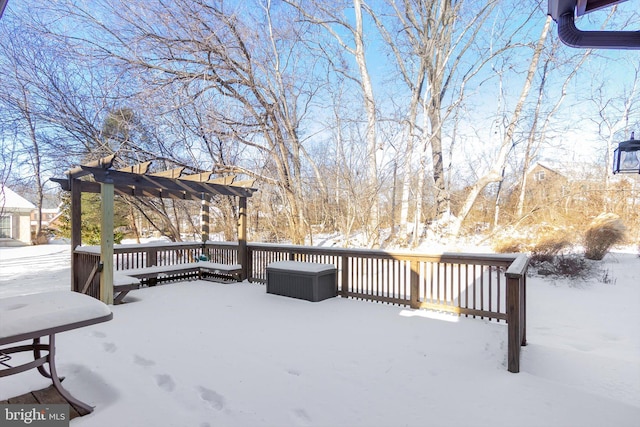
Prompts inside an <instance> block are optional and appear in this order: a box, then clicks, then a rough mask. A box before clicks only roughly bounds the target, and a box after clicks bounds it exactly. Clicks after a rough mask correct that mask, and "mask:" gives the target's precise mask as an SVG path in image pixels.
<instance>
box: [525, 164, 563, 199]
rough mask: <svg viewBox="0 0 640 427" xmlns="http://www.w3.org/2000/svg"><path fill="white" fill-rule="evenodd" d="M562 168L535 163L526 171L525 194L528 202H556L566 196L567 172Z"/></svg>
mask: <svg viewBox="0 0 640 427" xmlns="http://www.w3.org/2000/svg"><path fill="white" fill-rule="evenodd" d="M561 170H562V167H561V166H558V165H550V164H548V163H541V162H536V163H534V164H533V165H532V166H531V167H530V168H529V170H528V171H527V177H528V178H527V183H528V184H527V194H526V197H527V199H529V200H535V201H542V200H544V201H548V200H549V199H552V200H557V199H560V198H562V197H563V196H565V195H566V194H567V191H568V188H567V185H568V184H569V182H570V179H569V177H568V176H567V172H566V171H563V172H561Z"/></svg>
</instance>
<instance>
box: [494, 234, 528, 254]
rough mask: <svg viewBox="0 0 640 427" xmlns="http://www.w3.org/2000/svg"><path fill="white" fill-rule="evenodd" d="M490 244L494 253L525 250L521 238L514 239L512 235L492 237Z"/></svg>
mask: <svg viewBox="0 0 640 427" xmlns="http://www.w3.org/2000/svg"><path fill="white" fill-rule="evenodd" d="M491 246H492V247H493V250H494V251H496V253H499V254H510V253H514V252H526V246H527V245H526V244H525V243H524V242H523V241H522V239H514V238H513V237H500V238H497V239H494V240H493V242H492V244H491Z"/></svg>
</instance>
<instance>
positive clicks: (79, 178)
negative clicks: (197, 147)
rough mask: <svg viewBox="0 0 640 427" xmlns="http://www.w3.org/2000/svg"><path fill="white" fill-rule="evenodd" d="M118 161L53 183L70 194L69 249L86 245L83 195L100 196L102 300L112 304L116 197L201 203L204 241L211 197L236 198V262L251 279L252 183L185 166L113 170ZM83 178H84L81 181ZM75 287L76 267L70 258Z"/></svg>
mask: <svg viewBox="0 0 640 427" xmlns="http://www.w3.org/2000/svg"><path fill="white" fill-rule="evenodd" d="M115 158H116V156H115V154H114V155H111V156H108V157H104V158H102V159H99V160H96V161H93V162H90V163H87V164H85V165H82V166H78V167H76V168H74V169H70V170H68V171H66V172H65V175H66V178H52V179H51V180H52V181H54V182H56V183H58V184H60V186H61V188H62V189H63V190H65V191H69V192H71V249H72V250H74V249H75V248H76V247H78V246H81V245H82V234H81V219H82V218H81V216H82V213H81V212H82V209H81V208H82V202H81V200H82V198H81V195H82V193H97V194H100V196H101V221H100V233H101V234H100V259H101V262H102V271H101V272H100V299H101V300H102V301H103V302H105V303H108V304H110V303H113V244H114V240H113V232H114V230H113V228H114V227H113V213H114V207H113V203H114V195H115V194H119V195H126V196H131V197H138V198H139V197H157V198H170V199H177V200H193V201H200V202H201V203H202V238H203V242H204V241H206V239H208V236H209V200H210V199H211V196H213V195H216V194H218V195H222V196H234V197H236V198H237V201H238V245H239V248H238V263H239V264H240V265H242V269H243V273H242V279H245V278H246V277H247V259H248V256H247V198H249V197H251V196H252V195H253V193H254V192H255V191H257V190H256V189H255V188H250V186H251V185H252V184H253V181H244V182H237V183H235V184H234V183H233V180H234V177H222V178H215V179H211V176H212V175H213V174H214V172H213V171H210V172H202V173H197V174H191V175H184V174H183V173H184V170H185V168H184V167H180V168H176V169H171V170H166V171H162V172H155V173H148V170H149V166H150V165H151V162H150V161H148V162H144V163H140V164H137V165H133V166H128V167H126V168H120V169H113V163H114V160H115ZM83 178H84V179H83ZM71 271H72V277H71V281H72V286H73V280H74V277H73V275H74V274H75V271H76V270H75V266H74V262H73V257H72V264H71Z"/></svg>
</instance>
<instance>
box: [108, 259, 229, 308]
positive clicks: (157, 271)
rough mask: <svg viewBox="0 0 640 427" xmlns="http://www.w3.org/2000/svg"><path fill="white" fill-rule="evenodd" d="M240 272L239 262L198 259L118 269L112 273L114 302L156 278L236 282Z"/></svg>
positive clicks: (117, 302) (149, 283) (119, 301)
mask: <svg viewBox="0 0 640 427" xmlns="http://www.w3.org/2000/svg"><path fill="white" fill-rule="evenodd" d="M241 274H242V266H241V265H240V264H220V263H216V262H209V261H200V262H190V263H184V264H173V265H162V266H152V267H143V268H133V269H128V270H119V271H117V272H115V273H114V275H113V290H114V295H115V297H114V300H113V301H114V303H115V304H119V303H121V302H122V299H123V298H124V297H125V296H126V295H127V293H129V291H131V290H134V289H138V288H140V286H141V285H142V284H143V283H146V284H147V285H151V286H153V285H155V284H156V283H157V282H158V279H167V278H175V279H181V278H189V277H196V278H197V279H202V280H209V281H213V282H222V283H228V282H238V281H240V278H241Z"/></svg>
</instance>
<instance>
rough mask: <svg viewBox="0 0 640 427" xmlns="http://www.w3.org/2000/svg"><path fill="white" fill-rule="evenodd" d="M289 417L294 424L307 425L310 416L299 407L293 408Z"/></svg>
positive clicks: (309, 421)
mask: <svg viewBox="0 0 640 427" xmlns="http://www.w3.org/2000/svg"><path fill="white" fill-rule="evenodd" d="M291 418H292V419H293V421H294V422H295V423H296V425H302V426H307V425H309V424H310V423H311V417H310V416H309V414H307V411H305V410H304V409H301V408H297V409H294V410H293V411H291Z"/></svg>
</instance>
